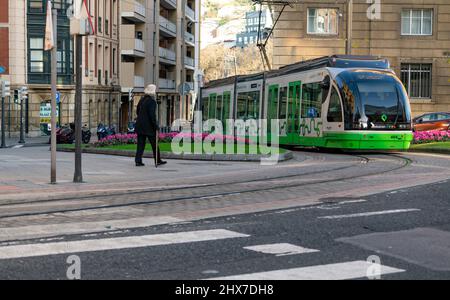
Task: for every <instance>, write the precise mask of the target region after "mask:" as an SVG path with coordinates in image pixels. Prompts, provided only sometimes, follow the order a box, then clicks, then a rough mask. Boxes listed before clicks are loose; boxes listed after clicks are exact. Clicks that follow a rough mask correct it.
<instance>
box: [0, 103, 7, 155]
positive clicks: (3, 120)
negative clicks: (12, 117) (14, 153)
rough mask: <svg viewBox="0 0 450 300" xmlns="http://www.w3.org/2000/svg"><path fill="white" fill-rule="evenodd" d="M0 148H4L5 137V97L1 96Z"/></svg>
mask: <svg viewBox="0 0 450 300" xmlns="http://www.w3.org/2000/svg"><path fill="white" fill-rule="evenodd" d="M0 148H6V137H5V97H2V145H1V147H0Z"/></svg>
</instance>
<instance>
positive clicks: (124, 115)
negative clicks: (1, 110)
mask: <svg viewBox="0 0 450 300" xmlns="http://www.w3.org/2000/svg"><path fill="white" fill-rule="evenodd" d="M46 3H47V0H1V1H0V67H4V69H5V71H4V72H3V74H0V77H1V78H2V79H5V80H9V81H11V88H12V89H13V90H15V91H16V92H15V93H14V95H15V96H13V97H11V99H8V101H9V102H8V101H7V111H6V118H7V120H6V126H7V128H8V132H7V134H9V135H11V136H18V135H19V131H20V107H21V106H20V105H19V104H18V103H16V102H18V101H17V99H18V93H17V90H19V89H20V88H21V87H27V88H28V90H29V97H28V101H26V103H24V105H23V108H24V124H25V132H26V134H27V136H29V137H32V136H39V135H46V134H49V123H50V110H51V107H50V99H51V90H50V75H51V74H50V73H51V71H50V53H49V52H47V51H44V50H43V48H44V35H45V16H46V8H47V6H46ZM53 3H54V8H56V9H57V10H58V23H57V28H58V45H57V47H58V59H57V60H58V86H57V90H58V95H59V97H58V99H59V103H58V107H57V113H58V123H59V124H61V125H64V124H68V123H70V122H73V121H74V108H75V103H74V101H75V76H74V53H75V46H76V45H74V39H73V37H71V36H70V21H69V17H70V11H71V5H72V0H55V1H53ZM87 4H88V6H89V10H90V14H91V18H92V20H93V23H94V24H93V25H94V27H95V35H91V36H86V37H83V45H82V46H83V49H82V53H83V59H82V70H83V71H82V72H83V74H82V78H83V97H82V99H83V124H85V125H86V126H88V127H89V128H91V129H92V130H95V128H96V127H97V125H98V124H99V123H103V124H107V125H114V126H116V127H118V128H119V129H120V130H122V131H124V130H126V128H127V123H128V122H129V121H130V120H133V119H134V118H135V107H136V105H137V104H138V102H139V99H140V97H141V96H142V94H143V91H144V86H145V85H147V84H150V83H154V84H156V85H157V86H158V92H159V100H160V105H159V117H160V122H161V124H162V126H170V125H171V123H172V121H174V120H175V119H182V120H189V119H190V118H191V115H192V109H193V105H194V100H195V98H196V93H195V91H197V90H198V83H197V82H196V81H197V74H198V72H197V70H198V66H199V64H198V61H199V52H198V49H199V39H198V33H199V32H200V24H199V22H198V20H200V11H199V7H200V5H199V0H157V1H150V0H136V1H135V0H88V1H87ZM130 95H131V96H132V97H131V98H130ZM130 99H131V101H130Z"/></svg>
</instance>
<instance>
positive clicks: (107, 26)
mask: <svg viewBox="0 0 450 300" xmlns="http://www.w3.org/2000/svg"><path fill="white" fill-rule="evenodd" d="M105 33H106V35H109V21H108V19H106V20H105Z"/></svg>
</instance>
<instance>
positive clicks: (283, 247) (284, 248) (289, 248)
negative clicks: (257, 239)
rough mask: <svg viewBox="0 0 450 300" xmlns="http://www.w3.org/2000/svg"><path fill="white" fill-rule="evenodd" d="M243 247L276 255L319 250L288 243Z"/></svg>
mask: <svg viewBox="0 0 450 300" xmlns="http://www.w3.org/2000/svg"><path fill="white" fill-rule="evenodd" d="M244 249H247V250H252V251H256V252H262V253H265V254H275V255H276V256H286V255H296V254H304V253H314V252H319V250H316V249H308V248H303V247H300V246H296V245H292V244H288V243H279V244H267V245H256V246H248V247H244Z"/></svg>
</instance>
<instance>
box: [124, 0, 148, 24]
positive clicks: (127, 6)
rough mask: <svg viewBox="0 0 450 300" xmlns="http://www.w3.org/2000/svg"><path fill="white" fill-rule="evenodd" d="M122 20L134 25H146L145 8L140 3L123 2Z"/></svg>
mask: <svg viewBox="0 0 450 300" xmlns="http://www.w3.org/2000/svg"><path fill="white" fill-rule="evenodd" d="M122 2H123V4H121V5H122V14H121V16H122V18H124V19H127V20H128V21H131V22H134V23H145V17H146V13H145V6H144V5H143V4H142V3H140V2H138V1H122Z"/></svg>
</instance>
